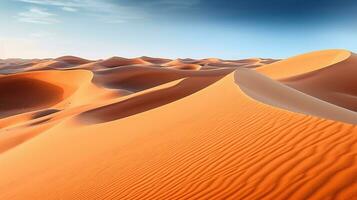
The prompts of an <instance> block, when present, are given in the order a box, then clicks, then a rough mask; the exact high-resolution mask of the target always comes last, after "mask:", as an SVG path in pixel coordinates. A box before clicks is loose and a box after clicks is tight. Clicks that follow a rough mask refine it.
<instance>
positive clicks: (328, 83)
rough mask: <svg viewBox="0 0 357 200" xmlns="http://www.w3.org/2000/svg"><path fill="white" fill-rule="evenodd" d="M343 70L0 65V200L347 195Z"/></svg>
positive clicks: (273, 64) (351, 158)
mask: <svg viewBox="0 0 357 200" xmlns="http://www.w3.org/2000/svg"><path fill="white" fill-rule="evenodd" d="M356 66H357V56H356V55H355V54H353V53H352V52H349V51H347V50H323V51H317V52H310V53H306V54H303V55H298V56H295V57H291V58H288V59H283V60H274V59H263V58H250V59H244V60H222V59H218V58H207V59H164V58H152V57H140V58H131V59H130V58H121V57H112V58H109V59H103V60H86V59H82V58H78V57H74V56H64V57H60V58H56V59H45V60H40V59H36V60H22V59H8V60H0V74H1V75H0V177H1V178H0V199H6V200H11V199H19V200H23V199H24V200H25V199H26V200H28V199H274V200H277V199H294V200H295V199H356V197H357V181H356V180H357V126H356V124H357V81H356V80H357V79H356V75H357V68H356Z"/></svg>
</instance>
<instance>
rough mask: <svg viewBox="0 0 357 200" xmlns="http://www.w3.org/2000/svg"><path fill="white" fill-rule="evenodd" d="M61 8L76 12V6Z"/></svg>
mask: <svg viewBox="0 0 357 200" xmlns="http://www.w3.org/2000/svg"><path fill="white" fill-rule="evenodd" d="M62 10H64V11H67V12H76V11H78V10H77V9H76V8H72V7H62Z"/></svg>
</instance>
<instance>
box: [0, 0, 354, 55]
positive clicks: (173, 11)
mask: <svg viewBox="0 0 357 200" xmlns="http://www.w3.org/2000/svg"><path fill="white" fill-rule="evenodd" d="M356 17H357V1H356V0H343V1H342V0H226V1H225V0H151V1H150V0H1V1H0V58H2V59H4V58H55V57H59V56H64V55H74V56H79V57H83V58H88V59H99V58H108V57H112V56H123V57H130V58H131V57H139V56H144V55H145V56H152V57H167V58H208V57H217V58H223V59H240V58H249V57H263V58H287V57H290V56H294V55H297V54H301V53H305V52H310V51H315V50H321V49H336V48H338V49H348V50H351V51H355V52H357V37H356V35H357V21H356V20H355V19H356Z"/></svg>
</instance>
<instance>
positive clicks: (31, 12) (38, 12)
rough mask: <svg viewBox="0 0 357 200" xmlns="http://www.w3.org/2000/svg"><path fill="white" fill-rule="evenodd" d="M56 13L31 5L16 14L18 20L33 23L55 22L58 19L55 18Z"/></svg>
mask: <svg viewBox="0 0 357 200" xmlns="http://www.w3.org/2000/svg"><path fill="white" fill-rule="evenodd" d="M55 17H56V15H55V14H53V13H50V12H48V11H47V10H46V9H43V8H38V7H31V8H29V9H28V10H27V11H25V12H20V13H19V14H18V20H19V21H21V22H26V23H35V24H55V23H58V22H59V20H58V19H56V18H55Z"/></svg>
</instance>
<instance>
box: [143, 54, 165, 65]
mask: <svg viewBox="0 0 357 200" xmlns="http://www.w3.org/2000/svg"><path fill="white" fill-rule="evenodd" d="M140 59H141V60H144V61H146V62H149V63H153V64H164V63H168V62H170V61H171V60H170V59H165V58H153V57H148V56H142V57H140Z"/></svg>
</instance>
